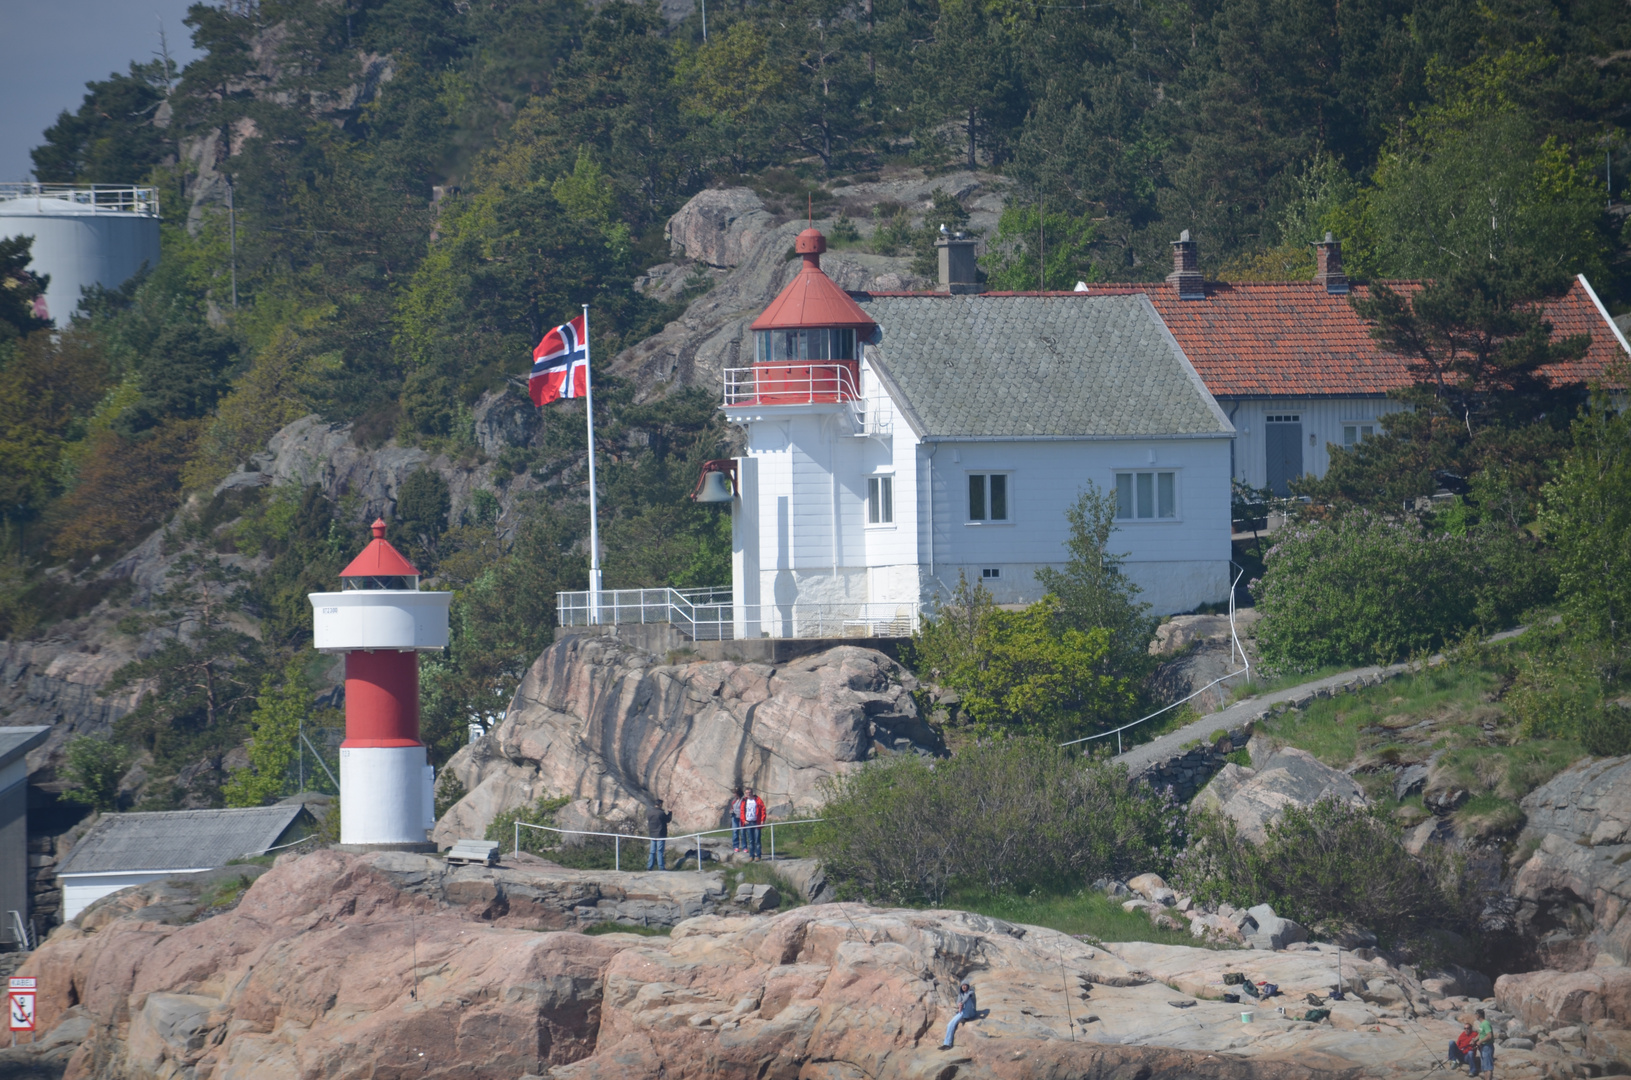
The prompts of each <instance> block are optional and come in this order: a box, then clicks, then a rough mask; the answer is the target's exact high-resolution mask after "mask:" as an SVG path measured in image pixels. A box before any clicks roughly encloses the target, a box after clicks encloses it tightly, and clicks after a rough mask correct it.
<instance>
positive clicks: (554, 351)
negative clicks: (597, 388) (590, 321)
mask: <svg viewBox="0 0 1631 1080" xmlns="http://www.w3.org/2000/svg"><path fill="white" fill-rule="evenodd" d="M588 379H589V333H588V331H587V330H586V329H585V328H584V317H583V316H582V315H579V316H578V317H577V318H575V319H573V320H572V321H571V322H567V323H562V324H561V325H560V326H557V327H556V328H555V329H553V330H551V331H550V332H549V333H547V334H545V335H544V339H543V340H542V341H540V342H539V343H538V347H537V348H535V349H533V350H532V374H531V376H529V377H528V379H527V393H528V394H529V395H530V396H531V397H532V403H533V404H534V405H548V404H549V403H550V402H551V401H555V400H558V399H560V398H571V397H581V396H582V395H583V393H584V390H585V389H586V384H587V382H588Z"/></svg>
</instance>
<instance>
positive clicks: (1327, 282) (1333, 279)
mask: <svg viewBox="0 0 1631 1080" xmlns="http://www.w3.org/2000/svg"><path fill="white" fill-rule="evenodd" d="M1314 261H1315V264H1316V265H1317V267H1318V269H1316V270H1315V271H1314V280H1315V281H1317V282H1319V283H1320V284H1321V285H1324V286H1325V291H1326V292H1328V293H1330V294H1331V295H1332V296H1347V295H1348V275H1347V274H1344V273H1343V272H1342V241H1340V240H1336V239H1333V238H1332V236H1331V234H1330V233H1326V234H1325V239H1324V240H1322V241H1320V242H1319V243H1317V244H1315V245H1314Z"/></svg>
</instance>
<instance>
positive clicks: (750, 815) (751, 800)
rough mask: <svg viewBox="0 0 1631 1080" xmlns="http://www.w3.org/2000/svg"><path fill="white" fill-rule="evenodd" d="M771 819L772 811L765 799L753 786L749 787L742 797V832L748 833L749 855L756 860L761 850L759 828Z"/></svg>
mask: <svg viewBox="0 0 1631 1080" xmlns="http://www.w3.org/2000/svg"><path fill="white" fill-rule="evenodd" d="M769 819H770V811H769V808H768V807H766V806H765V801H764V800H763V799H761V798H759V796H758V794H757V793H756V792H755V791H754V790H753V789H752V788H748V789H747V794H746V795H744V796H743V797H742V832H743V833H745V834H746V839H747V849H748V857H749V858H751V859H752V860H753V861H754V862H758V861H759V857H760V852H761V848H760V844H759V830H760V829H762V828H764V824H765V822H766V821H768V820H769Z"/></svg>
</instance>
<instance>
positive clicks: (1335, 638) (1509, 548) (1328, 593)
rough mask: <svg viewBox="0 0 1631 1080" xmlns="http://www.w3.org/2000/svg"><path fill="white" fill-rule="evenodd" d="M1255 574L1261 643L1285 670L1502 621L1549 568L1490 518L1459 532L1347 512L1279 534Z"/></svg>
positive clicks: (1377, 657) (1359, 660) (1391, 653)
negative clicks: (1259, 573) (1258, 573)
mask: <svg viewBox="0 0 1631 1080" xmlns="http://www.w3.org/2000/svg"><path fill="white" fill-rule="evenodd" d="M1266 563H1267V569H1266V570H1265V572H1264V574H1263V577H1262V579H1261V580H1260V581H1257V582H1254V583H1253V584H1252V595H1253V596H1254V597H1255V598H1256V600H1257V608H1258V610H1259V611H1260V612H1262V614H1263V621H1262V622H1261V623H1260V624H1259V627H1258V632H1257V643H1258V647H1259V648H1260V649H1261V650H1262V654H1263V659H1264V660H1265V661H1267V662H1268V663H1269V664H1271V665H1273V666H1275V667H1278V668H1281V669H1282V670H1287V671H1311V670H1314V669H1316V668H1320V667H1325V666H1328V665H1336V664H1345V665H1357V664H1366V663H1389V662H1392V661H1395V660H1399V659H1401V658H1403V657H1405V656H1409V655H1411V654H1413V653H1417V652H1422V651H1428V650H1432V649H1436V648H1439V647H1441V646H1443V645H1444V644H1445V643H1447V642H1449V641H1453V640H1455V639H1457V638H1459V637H1461V636H1462V635H1463V634H1464V633H1466V632H1467V631H1468V630H1470V629H1473V628H1482V629H1484V630H1497V629H1504V628H1505V627H1506V626H1508V625H1510V624H1511V622H1512V621H1514V620H1515V619H1516V618H1517V617H1518V616H1519V615H1521V614H1522V613H1523V612H1524V611H1525V610H1527V609H1528V608H1529V607H1531V606H1533V605H1535V604H1538V603H1542V602H1544V601H1545V600H1546V599H1547V597H1548V596H1549V594H1550V591H1551V585H1552V581H1553V578H1552V577H1551V575H1550V573H1549V572H1548V570H1547V567H1546V566H1545V564H1544V563H1542V562H1541V561H1540V559H1539V557H1538V556H1537V554H1536V552H1535V551H1534V548H1533V545H1532V543H1531V542H1530V541H1528V540H1526V539H1525V538H1524V536H1523V535H1522V534H1520V533H1518V532H1516V531H1515V530H1513V529H1510V528H1508V527H1506V526H1505V525H1504V524H1502V523H1500V522H1499V521H1498V520H1492V521H1489V522H1486V523H1482V524H1480V526H1479V527H1477V528H1476V529H1472V530H1468V531H1466V532H1465V533H1464V534H1463V535H1456V534H1455V533H1450V532H1440V531H1436V530H1433V529H1429V528H1424V527H1422V525H1420V524H1418V523H1417V522H1414V521H1410V520H1403V521H1400V520H1387V519H1384V518H1381V517H1378V516H1375V515H1371V514H1367V513H1362V512H1355V513H1350V514H1346V515H1344V516H1342V517H1341V518H1339V519H1337V520H1336V521H1334V522H1329V523H1310V524H1301V525H1297V526H1295V527H1294V528H1291V529H1289V530H1288V531H1287V532H1285V533H1282V534H1280V535H1279V536H1278V537H1277V539H1276V543H1275V546H1274V547H1273V548H1271V549H1270V550H1269V552H1268V557H1267V559H1266Z"/></svg>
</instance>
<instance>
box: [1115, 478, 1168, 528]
mask: <svg viewBox="0 0 1631 1080" xmlns="http://www.w3.org/2000/svg"><path fill="white" fill-rule="evenodd" d="M1177 516H1178V474H1177V473H1175V472H1160V471H1151V472H1118V473H1117V474H1116V519H1117V520H1118V521H1144V520H1148V521H1158V520H1160V519H1162V518H1176V517H1177Z"/></svg>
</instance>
